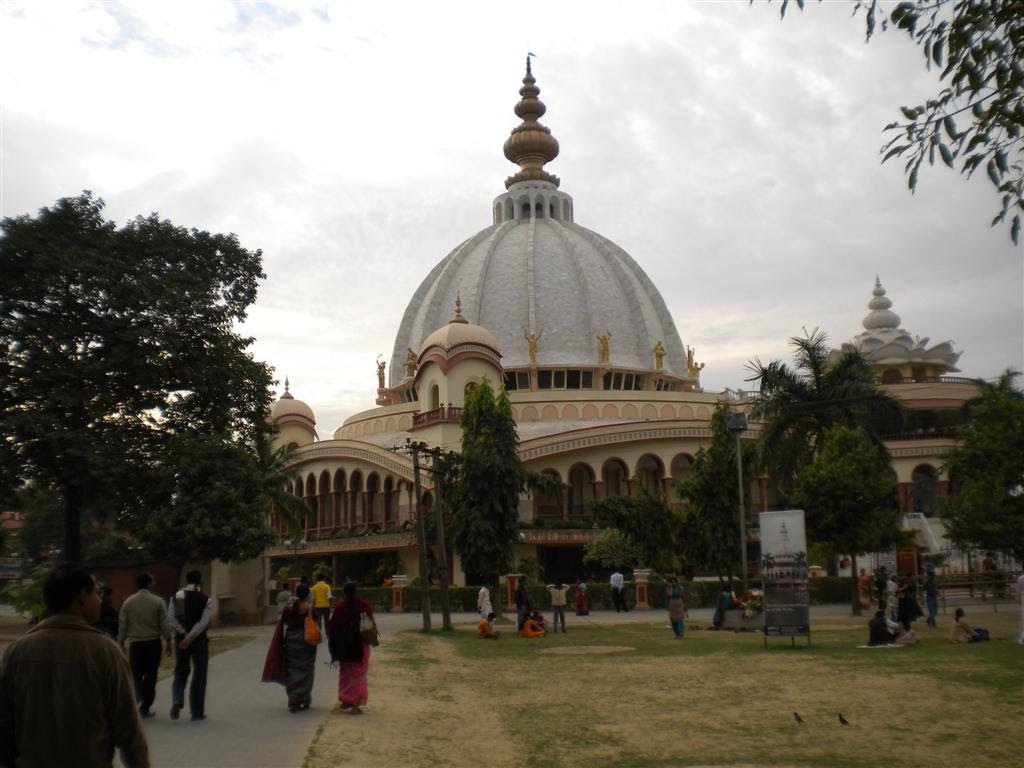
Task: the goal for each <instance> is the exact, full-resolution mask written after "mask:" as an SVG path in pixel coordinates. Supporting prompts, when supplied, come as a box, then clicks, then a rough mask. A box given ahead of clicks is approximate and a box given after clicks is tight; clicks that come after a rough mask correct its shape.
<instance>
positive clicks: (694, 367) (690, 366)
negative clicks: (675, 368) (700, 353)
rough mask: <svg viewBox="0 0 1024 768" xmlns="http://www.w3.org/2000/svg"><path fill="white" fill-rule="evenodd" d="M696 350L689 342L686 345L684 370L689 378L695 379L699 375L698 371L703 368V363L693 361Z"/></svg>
mask: <svg viewBox="0 0 1024 768" xmlns="http://www.w3.org/2000/svg"><path fill="white" fill-rule="evenodd" d="M695 352H696V350H694V348H693V347H691V346H690V345H689V344H687V345H686V372H687V373H688V374H689V375H690V378H691V379H696V378H697V377H698V376H700V372H701V371H702V370H704V363H696V362H694V359H693V355H694V353H695Z"/></svg>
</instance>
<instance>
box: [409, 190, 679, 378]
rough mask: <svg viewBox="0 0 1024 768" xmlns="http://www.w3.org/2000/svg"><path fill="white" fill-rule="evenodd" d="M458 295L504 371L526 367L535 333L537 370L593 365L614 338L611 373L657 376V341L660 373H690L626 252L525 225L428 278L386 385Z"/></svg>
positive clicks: (578, 234)
mask: <svg viewBox="0 0 1024 768" xmlns="http://www.w3.org/2000/svg"><path fill="white" fill-rule="evenodd" d="M510 192H513V193H514V192H515V190H510ZM552 192H553V188H552ZM556 194H558V196H559V198H563V197H565V195H564V193H556ZM503 197H504V196H503ZM499 199H500V198H499ZM460 292H461V296H462V305H463V314H464V315H465V316H466V318H467V319H468V320H470V322H472V323H475V324H476V325H479V326H485V327H486V328H487V329H489V330H490V331H491V332H492V333H493V334H494V336H495V337H496V339H497V342H498V345H499V346H500V350H501V354H502V363H503V365H504V367H505V368H506V369H507V368H517V367H521V366H527V365H529V364H530V358H529V352H528V346H527V342H526V339H525V338H524V336H525V335H526V334H527V333H530V334H538V335H539V339H538V342H537V365H538V366H539V367H554V366H578V367H594V366H597V365H598V364H599V362H600V355H599V351H598V341H597V338H596V337H597V335H598V334H605V333H611V339H610V341H609V352H610V354H609V362H608V365H609V366H610V367H613V368H628V369H638V370H653V369H654V367H655V366H654V357H653V353H652V350H653V349H654V347H655V345H656V344H657V343H658V342H661V343H662V345H663V346H664V348H665V350H666V352H667V354H666V356H665V359H664V363H663V369H664V370H665V372H666V373H668V374H670V375H676V376H679V377H681V378H686V376H687V368H686V354H685V352H684V350H683V342H682V340H681V339H680V338H679V333H678V332H677V331H676V327H675V323H673V321H672V316H671V315H670V314H669V312H668V308H667V307H666V306H665V302H664V300H663V299H662V298H661V294H659V293H658V289H657V288H655V286H654V283H652V282H651V280H650V278H649V277H647V275H646V274H645V273H644V271H643V270H642V269H641V268H640V266H639V265H638V264H637V263H636V262H635V261H633V259H632V258H631V257H630V256H629V254H627V253H626V252H625V251H623V250H622V249H621V248H619V247H618V246H617V245H615V243H613V242H611V241H610V240H607V239H605V238H603V237H601V236H600V235H599V234H597V233H596V232H592V231H591V230H589V229H586V228H584V227H581V226H579V225H578V224H575V223H573V222H572V221H567V220H564V219H554V218H536V219H533V218H529V219H525V220H512V221H505V222H503V223H501V224H495V225H493V226H490V227H488V228H487V229H484V230H482V231H481V232H479V233H477V234H476V235H474V236H473V237H471V238H469V239H468V240H466V241H465V242H464V243H462V244H461V245H460V246H458V247H457V248H456V249H455V250H454V251H452V252H451V253H450V254H448V256H447V257H445V258H444V259H443V260H442V261H441V262H440V263H439V264H438V265H437V266H435V267H434V269H432V270H431V271H430V274H428V275H427V277H426V279H425V280H424V281H423V282H422V283H421V284H420V286H419V288H418V289H417V290H416V292H415V293H414V294H413V297H412V300H411V301H410V302H409V306H408V307H407V308H406V310H405V314H404V316H403V317H402V324H401V325H400V326H399V329H398V335H397V337H396V338H395V348H394V353H393V355H392V358H391V372H392V376H391V385H392V386H394V385H396V384H398V383H399V381H400V380H401V376H402V373H403V371H404V365H405V359H406V355H407V350H409V349H413V350H419V349H420V348H421V346H422V343H423V340H424V339H425V338H426V336H427V335H428V334H430V333H431V332H433V331H434V330H435V329H438V328H441V327H443V326H446V324H447V322H448V316H449V314H450V312H451V307H452V304H453V302H454V301H455V298H456V294H458V293H460ZM396 374H397V375H396Z"/></svg>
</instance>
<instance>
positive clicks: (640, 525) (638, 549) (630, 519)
mask: <svg viewBox="0 0 1024 768" xmlns="http://www.w3.org/2000/svg"><path fill="white" fill-rule="evenodd" d="M593 514H594V522H595V523H596V524H597V525H599V526H601V527H603V528H612V529H614V530H616V531H618V532H619V533H621V534H622V536H623V538H624V539H625V542H626V543H628V544H629V545H631V546H630V549H629V551H630V552H634V553H635V558H630V559H629V561H628V564H629V565H635V564H638V563H641V564H643V565H647V566H650V567H652V568H658V569H662V568H665V567H667V566H669V565H670V564H671V562H672V558H673V541H672V512H671V511H670V510H669V508H668V507H667V506H666V505H665V504H664V503H663V502H662V501H661V499H657V498H655V497H653V496H651V495H650V494H649V493H647V492H646V491H643V492H641V494H640V496H639V498H632V497H628V496H613V497H611V498H609V499H602V500H601V501H598V502H596V503H595V504H594V506H593ZM626 564H627V561H626V560H623V561H622V562H620V563H619V565H626Z"/></svg>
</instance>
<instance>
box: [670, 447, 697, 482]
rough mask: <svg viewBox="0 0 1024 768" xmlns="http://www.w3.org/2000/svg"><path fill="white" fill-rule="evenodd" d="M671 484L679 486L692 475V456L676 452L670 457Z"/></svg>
mask: <svg viewBox="0 0 1024 768" xmlns="http://www.w3.org/2000/svg"><path fill="white" fill-rule="evenodd" d="M671 472H672V484H673V485H675V486H679V485H681V484H683V483H685V482H686V481H687V480H689V479H690V478H691V477H692V476H693V458H692V457H691V456H689V455H688V454H685V453H677V454H676V455H675V456H673V457H672V465H671Z"/></svg>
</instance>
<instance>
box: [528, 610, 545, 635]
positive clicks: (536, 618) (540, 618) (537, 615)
mask: <svg viewBox="0 0 1024 768" xmlns="http://www.w3.org/2000/svg"><path fill="white" fill-rule="evenodd" d="M530 618H531V619H533V622H534V624H536V625H537V626H538V627H540V628H541V629H542V630H543V631H545V632H547V631H548V626H547V624H546V623H545V622H544V614H543V613H541V612H540V611H534V612H533V613H531V614H530Z"/></svg>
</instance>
